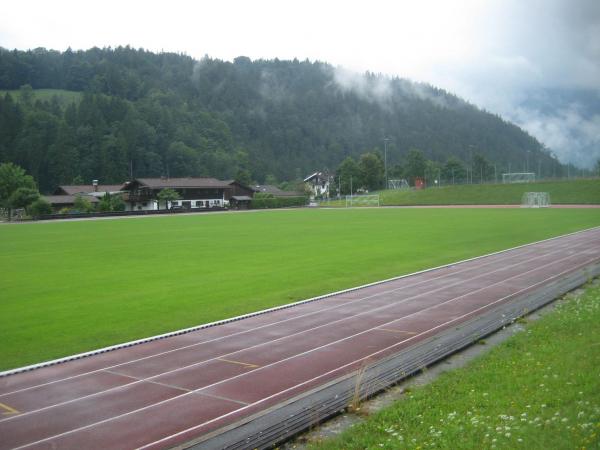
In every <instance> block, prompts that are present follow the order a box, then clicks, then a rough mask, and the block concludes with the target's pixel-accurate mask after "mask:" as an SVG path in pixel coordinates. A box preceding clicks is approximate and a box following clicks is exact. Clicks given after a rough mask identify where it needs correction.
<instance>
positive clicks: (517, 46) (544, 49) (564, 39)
mask: <svg viewBox="0 0 600 450" xmlns="http://www.w3.org/2000/svg"><path fill="white" fill-rule="evenodd" d="M127 44H129V45H131V46H133V47H143V48H146V49H149V50H154V51H161V50H164V51H174V52H180V53H186V54H188V55H191V56H193V57H196V58H201V57H203V56H204V55H209V56H211V57H214V58H220V59H226V60H231V59H233V58H235V57H236V56H240V55H245V56H249V57H250V58H252V59H257V58H269V59H270V58H275V57H277V58H280V59H292V58H298V59H305V58H308V59H310V60H320V61H325V62H329V63H331V64H333V65H336V66H338V65H340V66H343V67H345V68H347V69H351V70H356V71H359V72H364V71H366V70H369V71H371V72H377V73H379V72H381V73H385V74H389V75H397V76H400V77H406V78H410V79H412V80H415V81H424V82H429V83H431V84H434V85H436V86H438V87H441V88H444V89H446V90H449V91H451V92H454V93H456V94H458V95H460V96H462V97H464V98H466V99H467V100H469V101H470V102H472V103H474V104H476V105H478V106H480V107H483V108H485V109H487V110H488V111H491V112H494V113H497V114H500V115H502V116H503V117H505V118H507V119H509V120H513V121H515V122H517V123H518V124H519V125H521V126H523V127H524V128H526V129H527V130H528V131H529V132H530V133H532V134H534V135H535V136H536V137H537V138H538V139H540V140H541V141H542V142H544V143H545V144H546V145H548V146H549V147H551V148H552V149H553V150H554V151H555V152H556V154H557V155H558V156H559V157H560V158H561V159H562V160H563V161H564V162H567V161H571V162H573V163H578V164H580V165H590V164H591V163H592V161H595V160H596V159H597V158H600V111H598V110H595V112H594V111H591V112H590V111H589V110H585V108H584V106H583V105H581V104H579V103H577V102H567V103H564V102H563V103H562V104H561V105H560V107H557V108H556V110H550V111H548V110H545V111H540V110H538V109H537V108H536V107H533V106H531V105H523V101H524V100H526V99H527V98H528V97H530V96H531V95H532V93H534V92H537V94H536V96H537V98H538V100H539V99H540V95H545V94H543V93H540V92H541V91H540V90H548V89H569V90H571V89H576V90H578V89H585V90H588V91H589V93H588V95H591V96H595V97H594V98H595V99H596V105H598V104H600V0H490V1H483V0H480V1H475V0H456V1H444V0H438V1H433V0H420V1H417V0H413V1H383V0H369V1H366V0H364V1H351V0H346V1H338V0H335V1H326V0H320V1H317V0H302V1H298V0H293V1H292V0H289V1H285V0H253V1H249V0H218V1H214V0H211V1H192V0H190V1H181V0H171V1H127V0H120V1H115V0H104V1H102V2H97V1H96V2H92V1H84V0H78V1H68V0H53V1H27V0H21V1H18V2H17V1H9V2H5V3H4V4H3V6H2V18H1V19H0V46H2V47H5V48H10V49H12V48H18V49H29V48H35V47H46V48H51V49H57V50H64V49H66V48H67V47H71V48H73V49H87V48H90V47H93V46H98V47H104V46H113V47H114V46H118V45H127ZM544 100H548V101H550V102H552V99H544Z"/></svg>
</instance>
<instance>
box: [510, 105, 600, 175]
mask: <svg viewBox="0 0 600 450" xmlns="http://www.w3.org/2000/svg"><path fill="white" fill-rule="evenodd" d="M583 109H584V108H583V107H582V106H581V105H578V104H576V103H573V104H571V105H569V106H568V107H567V108H564V109H559V110H556V111H554V112H553V113H552V114H545V113H543V112H540V111H536V110H529V109H526V108H518V109H517V110H516V111H515V112H514V117H515V122H517V123H520V124H521V125H522V127H523V128H525V129H526V130H528V131H529V133H530V134H531V135H533V136H534V137H536V138H537V139H538V140H539V141H541V142H544V143H545V145H546V146H547V147H548V148H550V149H551V150H552V151H554V153H555V154H556V156H557V157H558V159H559V160H561V161H564V162H571V163H573V164H575V165H577V166H580V167H592V166H593V165H594V164H595V162H596V161H598V160H600V114H594V115H592V116H591V117H586V116H584V115H583V114H582V110H583Z"/></svg>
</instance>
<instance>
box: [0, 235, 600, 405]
mask: <svg viewBox="0 0 600 450" xmlns="http://www.w3.org/2000/svg"><path fill="white" fill-rule="evenodd" d="M598 230H600V226H596V227H591V228H587V229H583V230H578V231H574V232H572V233H567V234H564V235H560V236H554V237H551V238H547V239H542V240H540V241H536V242H530V243H527V244H522V245H518V246H515V247H511V248H507V249H504V250H499V251H496V252H492V253H488V254H486V255H480V256H475V257H473V258H467V259H464V260H461V261H455V262H451V263H448V264H444V265H441V266H437V267H432V268H429V269H424V270H420V271H417V272H413V273H409V274H405V275H400V276H396V277H392V278H388V279H385V280H379V281H375V282H372V283H368V284H364V285H361V286H355V287H351V288H348V289H344V290H341V291H337V292H330V293H328V294H323V295H320V296H317V297H312V298H309V299H305V300H300V301H297V302H294V303H288V304H286V305H280V306H275V307H273V308H268V309H264V310H261V311H255V312H252V313H247V314H244V315H241V316H236V317H231V318H228V319H222V320H219V321H216V322H210V323H206V324H202V325H197V326H193V327H189V328H183V329H179V330H175V331H171V332H168V333H164V334H160V335H155V336H150V337H147V338H143V339H138V340H135V341H129V342H124V343H121V344H116V345H112V346H109V347H104V348H100V349H96V350H91V351H89V352H84V353H79V354H76V355H70V356H66V357H64V358H59V359H55V360H51V361H45V362H42V363H38V364H32V365H30V366H25V367H18V368H16V369H10V370H7V371H3V372H0V379H1V378H3V377H6V376H10V375H14V374H19V373H24V372H26V371H29V370H34V369H40V368H44V367H50V366H53V365H56V364H59V363H64V362H69V361H74V360H77V359H81V358H84V357H88V356H94V355H99V354H102V353H106V352H109V351H114V350H120V349H124V348H127V347H131V346H133V345H138V344H143V343H148V342H153V341H156V340H159V339H162V338H167V337H174V336H179V335H181V334H186V333H191V332H195V331H201V330H203V329H206V328H210V327H212V326H217V325H224V324H228V323H232V322H234V321H237V320H241V319H247V318H251V317H255V316H260V315H263V314H266V313H269V312H275V311H281V310H284V309H291V308H293V307H295V306H300V305H303V304H307V303H313V302H315V301H318V300H323V299H327V298H329V297H333V296H335V295H340V294H344V293H348V292H354V291H357V290H360V289H364V288H368V287H372V286H378V285H381V284H385V283H388V282H391V281H397V280H401V279H403V278H408V277H411V276H414V275H420V274H424V273H428V272H432V271H435V270H440V269H444V268H452V267H453V266H455V265H459V264H464V263H468V262H472V261H477V260H479V259H483V258H488V257H491V256H496V255H501V254H503V253H510V252H515V251H516V250H520V249H524V248H527V247H531V246H538V247H539V248H541V249H544V248H545V245H546V244H547V243H550V244H552V242H553V241H556V240H563V241H564V242H563V243H565V242H569V240H570V239H571V238H573V239H577V238H578V237H580V235H585V234H591V233H593V232H595V231H598ZM149 357H152V355H151V356H149ZM130 362H133V361H129V362H127V363H123V364H128V363H130ZM109 368H110V367H109ZM100 370H103V369H98V371H100ZM76 376H77V375H75V376H74V377H76ZM69 378H70V377H69ZM57 381H61V380H57ZM33 387H35V386H32V387H31V388H33ZM25 389H29V388H25ZM3 395H4V394H3Z"/></svg>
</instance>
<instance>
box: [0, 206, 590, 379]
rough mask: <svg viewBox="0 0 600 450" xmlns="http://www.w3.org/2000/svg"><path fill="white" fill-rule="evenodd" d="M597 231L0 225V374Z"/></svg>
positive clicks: (352, 218) (377, 215) (278, 223)
mask: <svg viewBox="0 0 600 450" xmlns="http://www.w3.org/2000/svg"><path fill="white" fill-rule="evenodd" d="M598 225H600V214H598V211H596V210H519V209H514V210H499V209H482V210H473V209H452V210H449V209H428V210H400V209H366V210H365V209H362V210H360V209H359V210H309V209H303V210H295V211H264V212H250V213H240V214H235V213H227V214H202V215H189V216H177V217H152V218H143V219H119V220H95V221H79V222H54V223H33V224H23V225H0V286H2V291H1V295H0V342H2V345H1V346H0V369H7V368H10V367H16V366H21V365H26V364H31V363H35V362H39V361H42V360H48V359H52V358H57V357H61V356H65V355H69V354H73V353H78V352H82V351H87V350H92V349H96V348H100V347H104V346H107V345H112V344H117V343H120V342H124V341H128V340H132V339H139V338H142V337H147V336H151V335H155V334H159V333H164V332H167V331H172V330H175V329H180V328H184V327H190V326H194V325H199V324H202V323H207V322H211V321H215V320H219V319H223V318H227V317H232V316H236V315H240V314H244V313H248V312H252V311H257V310H260V309H264V308H268V307H272V306H276V305H281V304H285V303H290V302H293V301H296V300H300V299H305V298H309V297H312V296H316V295H319V294H324V293H327V292H331V291H335V290H340V289H344V288H348V287H352V286H357V285H360V284H364V283H368V282H372V281H376V280H380V279H383V278H389V277H392V276H396V275H401V274H405V273H410V272H414V271H417V270H421V269H426V268H430V267H434V266H438V265H442V264H446V263H450V262H454V261H459V260H462V259H465V258H469V257H473V256H478V255H482V254H486V253H490V252H493V251H497V250H501V249H505V248H509V247H513V246H516V245H520V244H524V243H528V242H532V241H536V240H541V239H545V238H548V237H552V236H557V235H560V234H564V233H568V232H572V231H576V230H579V229H583V228H589V227H592V226H598Z"/></svg>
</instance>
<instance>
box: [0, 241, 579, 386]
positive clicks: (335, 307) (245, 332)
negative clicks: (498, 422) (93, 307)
mask: <svg viewBox="0 0 600 450" xmlns="http://www.w3.org/2000/svg"><path fill="white" fill-rule="evenodd" d="M562 247H565V248H568V247H569V245H567V244H563V245H561V248H562ZM534 251H535V249H528V251H525V252H523V253H517V254H516V255H515V254H504V255H501V256H502V258H498V259H496V260H492V261H489V262H488V263H486V264H483V265H480V266H478V267H470V266H469V267H466V268H464V269H462V270H459V271H456V272H452V273H447V274H444V275H440V276H438V277H434V278H430V279H427V280H423V281H419V282H417V283H413V284H409V285H406V286H401V287H398V288H393V289H389V290H386V291H382V292H379V293H376V294H372V295H368V296H365V297H360V298H357V299H355V300H351V301H348V302H344V303H340V304H339V305H334V306H331V307H328V308H323V309H319V310H318V311H313V312H309V313H306V314H301V315H297V316H294V317H290V318H288V319H284V320H280V321H277V322H271V323H268V324H265V325H261V326H259V327H254V328H251V329H249V330H244V331H238V332H235V333H231V334H228V335H225V336H220V337H218V338H213V339H209V340H207V341H202V342H196V343H194V344H189V345H185V346H181V347H177V348H174V349H171V350H166V351H163V352H159V353H153V354H152V355H148V356H144V357H141V358H137V359H132V360H129V361H126V362H122V363H118V364H114V365H112V366H106V367H102V368H100V369H94V370H91V371H88V372H84V373H80V374H77V375H71V376H68V377H64V378H60V379H56V380H52V381H48V382H46V383H40V384H36V385H33V386H28V387H25V388H21V389H16V390H14V391H10V392H6V393H4V394H0V398H2V397H5V396H8V395H12V394H16V393H20V392H25V391H28V390H32V389H36V388H39V387H43V386H49V385H52V384H56V383H61V382H63V381H69V380H73V379H76V378H80V377H83V376H86V375H91V374H94V373H98V372H102V371H106V370H111V369H115V368H118V367H121V366H126V365H129V364H133V363H137V362H140V361H144V360H148V359H151V358H156V357H159V356H163V355H167V354H170V353H174V352H178V351H182V350H186V349H189V348H192V347H197V346H201V345H206V344H211V343H214V342H218V341H221V340H224V339H228V338H231V337H235V336H241V335H244V334H247V333H252V332H254V331H258V330H261V329H264V328H268V327H271V326H275V325H280V324H282V323H285V322H290V321H293V320H298V319H302V318H305V317H308V316H311V315H315V314H321V313H323V312H326V311H331V310H334V309H337V308H343V307H345V306H347V305H352V304H354V303H359V302H363V301H365V300H369V299H371V298H375V297H378V296H381V295H385V294H389V293H392V292H396V291H398V290H401V289H408V288H413V287H416V286H419V285H421V284H424V283H430V282H431V281H434V280H440V279H444V278H447V277H449V276H454V275H456V274H460V273H464V272H468V271H470V270H477V269H480V268H481V267H486V266H489V265H492V264H496V263H498V262H501V261H503V260H504V259H512V258H515V257H519V256H526V255H527V254H530V253H533V252H534ZM457 264H458V263H457ZM443 268H450V266H447V267H446V266H443ZM396 281H397V280H396ZM363 289H364V288H363ZM0 379H1V378H0Z"/></svg>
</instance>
